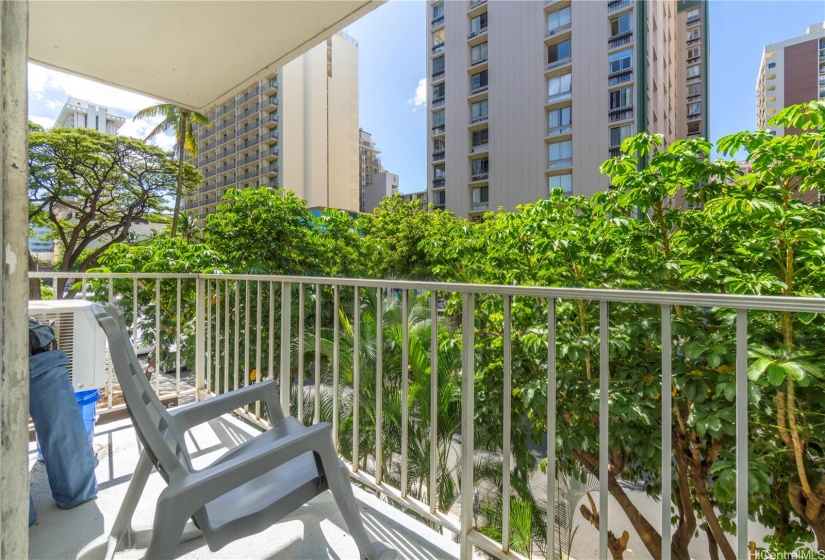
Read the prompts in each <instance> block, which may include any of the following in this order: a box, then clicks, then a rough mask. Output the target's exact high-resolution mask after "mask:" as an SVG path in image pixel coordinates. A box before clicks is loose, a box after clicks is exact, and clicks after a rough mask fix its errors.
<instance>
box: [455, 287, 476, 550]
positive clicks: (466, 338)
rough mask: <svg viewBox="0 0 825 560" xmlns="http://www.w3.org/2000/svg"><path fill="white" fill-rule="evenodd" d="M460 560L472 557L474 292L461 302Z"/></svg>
mask: <svg viewBox="0 0 825 560" xmlns="http://www.w3.org/2000/svg"><path fill="white" fill-rule="evenodd" d="M461 322H462V326H461V343H462V344H461V535H460V545H459V546H460V549H459V550H460V557H461V560H470V559H471V558H472V557H473V544H472V543H471V542H470V539H469V538H468V537H469V535H470V532H471V531H472V530H473V525H474V519H473V498H474V494H473V491H474V489H475V484H474V483H473V458H474V457H473V451H474V447H475V433H474V429H475V402H474V398H475V393H474V391H475V387H474V386H475V294H463V295H462V303H461Z"/></svg>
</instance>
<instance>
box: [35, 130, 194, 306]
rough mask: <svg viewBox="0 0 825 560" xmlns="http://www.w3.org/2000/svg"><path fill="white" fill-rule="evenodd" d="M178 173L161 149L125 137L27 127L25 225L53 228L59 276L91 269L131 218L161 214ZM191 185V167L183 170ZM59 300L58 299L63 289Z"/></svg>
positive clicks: (123, 236)
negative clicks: (27, 222)
mask: <svg viewBox="0 0 825 560" xmlns="http://www.w3.org/2000/svg"><path fill="white" fill-rule="evenodd" d="M176 173H177V170H176V169H175V167H174V166H173V165H171V163H170V162H169V160H168V158H167V157H166V154H165V153H164V152H163V150H161V149H159V148H156V147H154V146H149V145H147V144H146V143H144V142H142V141H140V140H137V139H135V138H130V137H128V136H113V135H111V134H104V133H102V132H97V131H95V130H89V129H71V128H54V129H52V130H49V131H44V130H43V129H42V128H39V127H32V128H31V132H30V134H29V221H30V222H32V223H37V224H40V225H46V226H48V227H50V228H51V229H52V236H53V237H54V239H55V241H56V243H57V245H58V248H59V251H58V252H59V254H60V255H61V256H60V261H59V263H58V264H57V267H56V268H57V269H58V270H60V271H63V272H65V271H74V270H76V271H80V272H83V271H85V270H87V269H88V268H90V267H93V266H96V264H97V262H98V259H99V258H100V256H101V255H102V254H103V253H104V252H105V251H106V250H107V249H108V248H109V247H110V246H111V245H113V244H114V243H118V242H121V241H125V240H126V239H127V237H128V235H129V228H130V226H131V225H132V223H133V222H135V220H139V219H142V218H146V217H148V216H150V215H151V214H153V213H157V212H158V211H160V210H161V209H163V207H164V205H165V197H167V196H169V195H171V194H172V193H174V192H175V185H176V182H177V181H176ZM182 178H183V181H184V183H185V184H186V185H190V186H193V185H197V184H198V182H199V181H200V175H199V174H198V173H197V171H196V170H195V168H194V167H192V166H191V165H188V164H186V165H185V166H184V168H183V176H182ZM59 288H60V289H59V290H58V294H62V293H63V291H62V288H63V284H62V283H61V284H60V286H59Z"/></svg>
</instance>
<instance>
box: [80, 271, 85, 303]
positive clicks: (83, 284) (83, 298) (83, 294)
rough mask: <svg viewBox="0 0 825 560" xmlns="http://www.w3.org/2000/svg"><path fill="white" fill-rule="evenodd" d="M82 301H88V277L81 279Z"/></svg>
mask: <svg viewBox="0 0 825 560" xmlns="http://www.w3.org/2000/svg"><path fill="white" fill-rule="evenodd" d="M80 299H82V300H83V301H86V277H85V276H81V277H80Z"/></svg>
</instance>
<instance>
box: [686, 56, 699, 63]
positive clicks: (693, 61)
mask: <svg viewBox="0 0 825 560" xmlns="http://www.w3.org/2000/svg"><path fill="white" fill-rule="evenodd" d="M701 60H702V57H701V56H694V57H692V58H688V59H687V63H688V64H695V63H697V62H699V61H701Z"/></svg>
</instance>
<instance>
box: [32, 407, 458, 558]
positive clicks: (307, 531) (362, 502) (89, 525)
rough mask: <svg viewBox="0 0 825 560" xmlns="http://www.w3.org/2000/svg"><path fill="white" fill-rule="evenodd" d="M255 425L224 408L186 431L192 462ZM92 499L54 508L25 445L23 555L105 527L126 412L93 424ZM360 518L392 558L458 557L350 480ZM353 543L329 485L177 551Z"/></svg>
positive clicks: (129, 449)
mask: <svg viewBox="0 0 825 560" xmlns="http://www.w3.org/2000/svg"><path fill="white" fill-rule="evenodd" d="M255 433H256V430H255V429H254V428H252V427H250V426H248V425H246V424H244V423H243V422H241V421H240V420H238V419H236V418H234V417H230V416H223V417H221V418H218V419H216V420H213V421H212V422H210V423H209V424H204V425H201V426H198V427H197V428H195V429H194V430H192V431H191V432H189V433H188V434H187V445H188V447H189V452H190V454H191V455H192V457H193V462H194V465H195V467H196V468H200V467H203V466H205V465H207V464H209V463H210V462H212V461H213V460H215V459H216V458H217V457H218V456H220V455H221V454H222V453H223V452H225V450H226V449H227V448H231V447H233V446H235V445H237V444H238V443H240V442H242V441H245V440H246V439H248V438H249V437H251V436H252V435H254V434H255ZM94 451H95V454H96V458H97V468H96V475H97V483H98V496H97V499H95V500H92V501H89V502H86V503H85V504H82V505H80V506H78V507H76V508H74V509H70V510H61V509H58V508H57V506H56V505H55V503H54V501H53V500H52V497H51V490H50V489H49V483H48V478H47V475H46V467H45V465H44V464H42V463H38V462H37V457H36V450H35V444H34V443H32V444H30V446H29V465H30V471H31V492H32V496H33V498H34V503H35V508H36V509H37V523H36V524H35V525H33V526H32V527H30V528H29V558H33V559H46V558H60V559H65V558H75V557H76V556H77V553H78V552H79V551H80V550H81V549H82V548H83V547H84V546H85V545H86V544H87V543H89V542H91V541H92V540H94V539H95V538H97V537H98V536H99V535H101V534H103V532H104V531H108V529H109V527H111V525H112V523H113V522H114V518H115V516H116V515H117V512H118V509H119V508H120V504H121V501H122V500H123V496H124V494H125V493H126V488H127V487H128V485H129V482H130V480H131V478H132V472H133V470H134V467H135V465H136V464H137V460H138V454H139V451H138V441H137V436H136V434H135V431H134V429H133V428H132V424H131V421H130V420H128V419H127V420H121V421H117V422H113V423H110V424H105V425H99V426H97V427H96V430H95V438H94ZM164 487H165V483H164V482H163V480H162V479H161V477H160V475H159V474H158V473H157V472H153V473H152V475H151V477H150V479H149V482H148V484H147V487H146V490H145V491H144V494H143V497H142V498H141V503H140V505H139V506H138V509H137V512H136V513H135V518H134V519H133V524H134V525H135V526H143V525H151V523H152V520H153V518H154V511H155V504H156V501H157V497H158V495H159V494H160V492H161V490H163V488H164ZM354 490H355V497H356V499H357V500H358V504H359V506H360V509H361V512H362V515H363V519H364V523H365V525H366V527H367V531H368V532H369V534H370V536H371V538H372V539H373V540H381V541H383V542H385V543H388V544H390V545H391V546H393V547H394V548H395V549H396V550H398V553H399V554H398V557H399V558H415V559H424V560H436V559H438V560H441V559H450V558H458V544H456V543H454V542H453V541H452V540H451V539H450V538H449V537H447V536H444V535H441V534H439V533H437V532H435V531H433V530H432V529H430V528H429V527H427V526H425V525H423V524H422V523H419V522H417V521H415V520H414V519H413V518H412V517H410V516H408V515H406V514H405V513H403V512H401V511H400V510H398V509H396V508H394V507H393V506H391V505H389V504H387V503H385V502H383V501H381V500H380V499H378V498H376V497H375V496H374V495H372V494H369V493H367V492H364V491H362V490H360V489H359V488H357V487H356V488H355V489H354ZM143 553H144V550H126V551H123V552H120V553H118V555H117V557H118V558H142V557H143ZM357 557H358V549H357V547H356V546H355V542H354V541H353V540H352V538H351V537H350V536H349V534H348V532H347V529H346V524H345V523H344V519H343V517H342V516H341V514H340V512H339V511H338V508H337V506H336V505H335V502H334V500H333V499H332V495H331V494H330V493H329V492H325V493H324V494H322V495H320V496H318V497H316V498H315V499H314V500H312V501H311V502H309V503H308V504H306V505H304V506H303V507H302V508H300V509H299V510H298V511H296V512H294V513H293V514H291V515H290V516H288V517H286V518H284V519H283V520H282V521H281V522H280V523H277V524H276V525H274V526H272V527H270V528H269V529H268V530H266V531H264V532H262V533H259V534H257V535H253V536H251V537H247V538H246V539H241V540H239V541H236V542H234V543H232V544H230V545H227V546H226V547H224V548H223V549H221V550H219V551H217V552H210V551H209V548H208V547H207V546H206V541H205V540H204V539H203V537H199V538H197V539H194V540H191V541H188V542H184V543H182V544H181V545H179V546H178V549H177V553H176V558H233V559H238V558H273V559H276V558H283V559H287V558H288V559H322V558H323V559H327V558H329V559H342V560H343V559H348V558H357Z"/></svg>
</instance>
